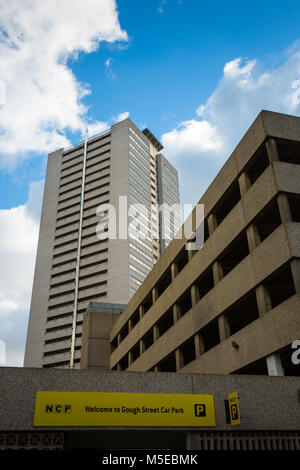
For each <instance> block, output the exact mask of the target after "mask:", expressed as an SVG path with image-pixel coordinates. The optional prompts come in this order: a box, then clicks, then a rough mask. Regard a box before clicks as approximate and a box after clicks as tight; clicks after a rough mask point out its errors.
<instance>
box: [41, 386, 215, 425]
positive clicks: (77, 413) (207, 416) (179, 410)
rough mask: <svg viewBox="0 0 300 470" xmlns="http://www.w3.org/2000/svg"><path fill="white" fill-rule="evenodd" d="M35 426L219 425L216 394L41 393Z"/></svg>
mask: <svg viewBox="0 0 300 470" xmlns="http://www.w3.org/2000/svg"><path fill="white" fill-rule="evenodd" d="M33 425H34V426H112V427H113V426H215V425H216V420H215V408H214V397H213V395H181V394H158V393H156V394H154V393H102V392H101V393H100V392H37V394H36V401H35V411H34V420H33Z"/></svg>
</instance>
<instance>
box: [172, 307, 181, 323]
mask: <svg viewBox="0 0 300 470" xmlns="http://www.w3.org/2000/svg"><path fill="white" fill-rule="evenodd" d="M179 318H180V307H179V305H178V304H174V305H173V320H174V323H176V322H177V321H178V320H179Z"/></svg>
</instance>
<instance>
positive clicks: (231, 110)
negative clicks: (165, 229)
mask: <svg viewBox="0 0 300 470" xmlns="http://www.w3.org/2000/svg"><path fill="white" fill-rule="evenodd" d="M262 109H267V110H270V111H277V112H282V113H287V114H296V115H297V114H299V113H300V47H299V43H295V45H294V46H293V47H291V48H290V49H289V51H286V52H285V55H284V60H281V63H280V64H279V65H277V66H275V67H273V68H272V69H271V70H268V69H267V68H266V67H265V66H264V64H263V63H262V62H260V61H259V60H257V59H253V60H247V59H246V60H243V59H242V58H236V59H234V60H232V61H230V62H228V63H226V64H225V66H224V70H223V76H222V78H221V80H220V81H219V83H218V84H217V86H216V89H215V90H214V92H213V93H212V94H211V95H210V96H209V98H208V99H207V101H206V102H205V103H202V104H200V105H199V106H198V108H197V109H196V116H193V117H192V118H191V119H190V120H188V121H184V122H182V123H180V124H179V125H178V126H177V127H176V128H175V129H173V130H171V131H170V132H167V133H165V134H163V135H162V137H161V141H162V143H163V145H164V147H165V150H164V152H165V154H166V156H167V157H168V158H169V159H170V160H171V161H173V162H174V164H175V166H176V167H177V168H178V170H179V172H180V180H181V194H182V201H183V202H186V203H190V202H193V203H195V202H197V201H198V200H199V199H200V197H201V195H202V194H203V192H204V191H205V190H206V189H207V187H208V185H209V184H210V182H211V181H212V179H213V178H214V176H215V175H216V174H217V172H218V170H219V169H220V167H221V165H222V164H223V163H224V162H225V160H226V159H227V158H228V157H229V156H230V153H231V152H232V150H233V149H234V148H235V147H236V145H237V144H238V142H239V141H240V139H241V138H242V136H243V134H244V133H245V132H246V130H247V129H248V128H249V126H250V125H251V123H252V122H253V120H254V119H255V118H256V116H257V115H258V114H259V112H260V111H261V110H262Z"/></svg>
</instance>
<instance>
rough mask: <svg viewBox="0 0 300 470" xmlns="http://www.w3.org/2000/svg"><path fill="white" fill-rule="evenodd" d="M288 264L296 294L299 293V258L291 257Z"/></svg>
mask: <svg viewBox="0 0 300 470" xmlns="http://www.w3.org/2000/svg"><path fill="white" fill-rule="evenodd" d="M290 266H291V271H292V276H293V281H294V286H295V290H296V292H297V294H299V293H300V259H299V258H294V259H292V261H291V264H290Z"/></svg>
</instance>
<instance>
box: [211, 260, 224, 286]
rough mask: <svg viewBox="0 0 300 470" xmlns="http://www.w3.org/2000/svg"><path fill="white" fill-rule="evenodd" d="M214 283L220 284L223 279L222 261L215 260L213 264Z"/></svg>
mask: <svg viewBox="0 0 300 470" xmlns="http://www.w3.org/2000/svg"><path fill="white" fill-rule="evenodd" d="M212 270H213V277H214V284H215V285H216V284H218V282H220V281H221V280H222V279H223V277H224V276H223V268H222V265H221V263H220V261H215V262H214V263H213V265H212Z"/></svg>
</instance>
